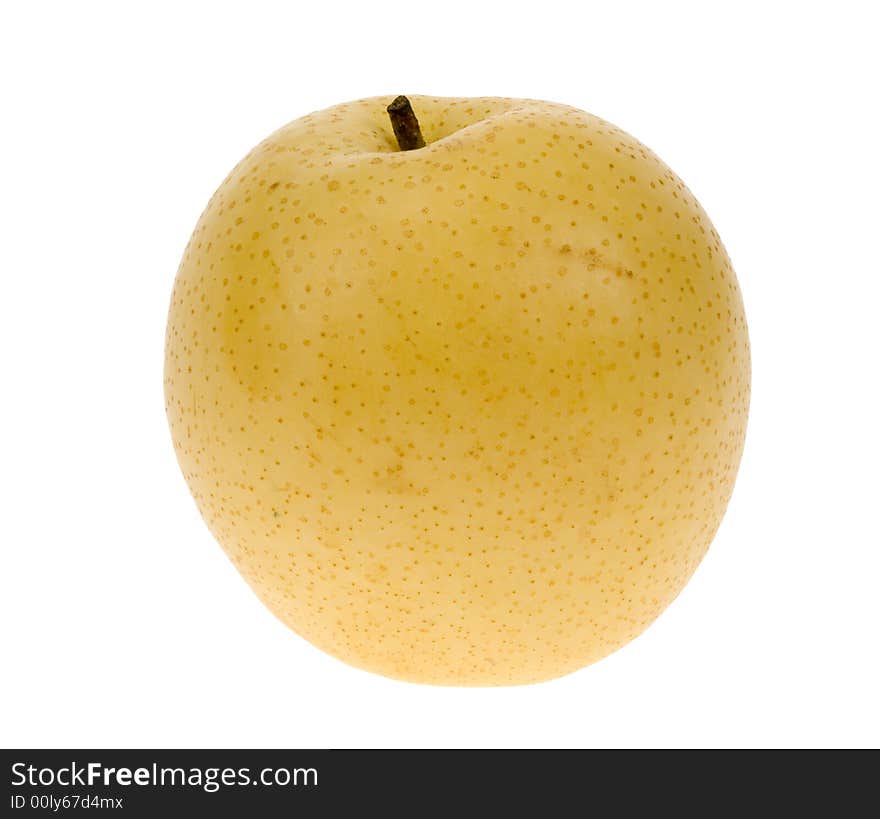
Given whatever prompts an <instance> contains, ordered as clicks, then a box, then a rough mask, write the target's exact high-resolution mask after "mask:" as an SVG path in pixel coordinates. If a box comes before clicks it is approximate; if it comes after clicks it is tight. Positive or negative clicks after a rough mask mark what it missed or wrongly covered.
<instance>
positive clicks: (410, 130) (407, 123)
mask: <svg viewBox="0 0 880 819" xmlns="http://www.w3.org/2000/svg"><path fill="white" fill-rule="evenodd" d="M385 110H386V111H387V112H388V116H389V117H391V127H392V128H393V129H394V136H396V137H397V144H398V145H399V146H400V150H401V151H412V150H413V149H415V148H424V147H425V138H424V137H423V136H422V129H421V128H419V121H418V120H417V119H416V115H415V111H413V109H412V105H410V102H409V100H408V99H407V98H406V97H404V96H403V95H402V94H401V95H400V96H399V97H395V98H394V101H393V102H392V103H391V105H389V106H388V107H387V108H386V109H385Z"/></svg>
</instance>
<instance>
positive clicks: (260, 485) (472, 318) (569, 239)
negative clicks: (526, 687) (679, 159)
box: [165, 97, 750, 685]
mask: <svg viewBox="0 0 880 819" xmlns="http://www.w3.org/2000/svg"><path fill="white" fill-rule="evenodd" d="M410 99H411V101H412V105H413V108H414V109H415V112H416V115H417V117H418V120H419V122H420V124H421V132H422V134H423V135H424V141H425V143H426V145H425V147H421V148H418V147H413V149H412V150H401V147H400V145H399V144H398V142H397V140H396V139H395V136H394V129H393V128H392V123H391V122H390V121H389V118H388V114H387V113H386V106H387V104H388V102H389V99H388V98H374V99H365V100H360V101H357V102H352V103H347V104H344V105H339V106H336V107H334V108H330V109H328V110H326V111H321V112H319V113H315V114H311V115H309V116H306V117H303V118H302V119H299V120H296V121H295V122H292V123H290V124H289V125H286V126H285V127H283V128H281V129H280V130H279V131H277V132H276V133H274V134H273V135H272V136H270V137H269V138H268V139H267V140H265V141H264V142H263V143H261V144H260V145H259V146H257V147H256V148H255V149H254V150H253V151H252V152H251V153H250V154H249V155H248V156H247V157H245V159H244V160H242V162H241V163H240V164H239V165H238V166H237V167H236V168H235V169H234V170H233V171H232V173H231V174H230V175H229V177H227V179H226V180H225V181H224V182H223V184H222V185H221V187H220V188H219V190H218V191H217V192H216V193H215V195H214V196H213V198H212V199H211V201H210V202H209V204H208V206H207V208H206V209H205V212H204V213H203V215H202V217H201V219H200V220H199V223H198V225H197V226H196V229H195V232H194V233H193V236H192V239H191V240H190V242H189V244H188V246H187V248H186V252H185V254H184V257H183V260H182V262H181V265H180V270H179V271H178V274H177V278H176V281H175V284H174V291H173V294H172V299H171V308H170V314H169V318H168V329H167V339H166V358H165V395H166V406H167V413H168V418H169V422H170V426H171V432H172V436H173V440H174V446H175V449H176V452H177V456H178V459H179V462H180V465H181V468H182V470H183V473H184V475H185V477H186V480H187V482H188V484H189V487H190V489H191V491H192V493H193V496H194V497H195V500H196V503H197V504H198V507H199V509H200V511H201V513H202V515H203V517H204V519H205V521H206V522H207V524H208V526H209V527H210V529H211V531H212V532H213V533H214V535H215V536H216V538H217V540H218V541H219V542H220V544H221V545H222V546H223V548H224V550H225V551H226V553H227V554H228V556H229V557H230V559H231V560H232V561H233V563H234V564H235V565H236V566H237V567H238V569H239V570H240V572H241V573H242V575H243V576H244V578H245V579H246V580H247V582H248V583H249V584H250V585H251V587H252V588H253V589H254V591H255V592H256V593H257V595H258V596H259V597H260V599H261V600H262V601H263V602H264V603H265V604H266V606H268V608H269V609H270V610H271V611H272V612H273V613H274V614H275V615H277V616H278V617H279V618H280V619H281V620H282V621H283V622H285V623H286V624H288V625H289V626H290V627H291V628H293V629H294V630H295V631H296V632H297V633H298V634H300V635H302V636H303V637H304V638H306V639H307V640H309V641H311V642H312V643H314V644H315V645H316V646H318V647H320V648H322V649H324V650H325V651H327V652H329V653H330V654H333V655H334V656H336V657H338V658H340V659H342V660H344V661H346V662H348V663H351V664H352V665H356V666H359V667H361V668H365V669H369V670H371V671H375V672H378V673H380V674H385V675H388V676H391V677H396V678H399V679H405V680H412V681H418V682H427V683H438V684H453V685H503V684H514V683H528V682H534V681H539V680H546V679H549V678H552V677H556V676H559V675H562V674H565V673H567V672H570V671H574V670H575V669H578V668H580V667H582V666H585V665H587V664H589V663H591V662H593V661H595V660H597V659H599V658H601V657H603V656H605V655H607V654H608V653H610V652H611V651H613V650H615V649H616V648H618V647H620V646H621V645H623V644H624V643H626V642H627V641H629V640H631V639H632V638H633V637H635V636H636V635H637V634H639V633H640V632H641V631H642V630H643V629H644V628H645V627H646V626H647V625H648V624H649V623H651V621H653V620H654V618H656V617H657V615H658V614H659V613H660V612H661V611H662V610H663V609H664V608H665V607H666V606H667V605H668V604H669V603H670V601H671V600H672V599H673V598H674V597H675V596H676V594H677V593H678V592H679V591H680V589H681V588H682V586H683V585H684V584H685V583H686V582H687V580H688V578H689V577H690V575H691V574H692V572H693V571H694V569H695V567H696V566H697V564H698V563H699V561H700V559H701V558H702V557H703V555H704V554H705V552H706V549H707V548H708V545H709V543H710V541H711V539H712V537H713V535H714V533H715V531H716V529H717V527H718V525H719V522H720V520H721V517H722V515H723V513H724V510H725V507H726V505H727V502H728V499H729V497H730V494H731V491H732V489H733V483H734V479H735V475H736V470H737V467H738V464H739V460H740V455H741V452H742V447H743V441H744V436H745V428H746V416H747V412H748V401H749V377H750V373H749V343H748V334H747V329H746V322H745V316H744V313H743V305H742V300H741V297H740V292H739V288H738V285H737V281H736V278H735V275H734V272H733V269H732V268H731V265H730V261H729V259H728V256H727V253H726V252H725V250H724V247H723V246H722V244H721V241H720V239H719V237H718V234H717V233H716V232H715V230H714V229H713V227H712V225H711V223H710V222H709V219H708V217H707V216H706V214H705V213H704V211H703V210H702V208H701V207H700V205H699V204H698V203H697V201H696V200H695V199H694V197H693V196H692V195H691V193H690V192H689V191H688V190H687V188H686V187H685V186H684V184H683V183H682V182H681V181H680V180H679V179H678V177H677V176H676V175H675V174H674V173H673V172H672V171H671V170H670V169H669V168H667V167H666V166H665V165H664V164H663V163H662V162H661V161H660V160H659V159H658V158H657V157H656V156H654V154H652V153H651V152H650V151H649V150H648V149H647V148H645V147H644V146H643V145H641V144H640V143H639V142H637V141H636V140H635V139H633V138H632V137H631V136H629V135H628V134H626V133H624V132H622V131H621V130H619V129H618V128H615V127H614V126H613V125H610V124H609V123H607V122H604V121H603V120H601V119H598V118H596V117H594V116H592V115H590V114H587V113H585V112H583V111H579V110H576V109H573V108H570V107H567V106H563V105H558V104H553V103H548V102H539V101H534V100H516V99H497V98H485V99H436V98H430V97H411V98H410ZM392 113H393V112H392ZM404 113H405V112H404ZM393 116H394V114H393ZM396 116H397V117H398V119H397V120H396V121H395V125H401V124H402V123H401V121H400V117H401V116H403V114H401V113H398V114H397V115H396ZM405 138H406V137H405V136H404V137H402V139H405Z"/></svg>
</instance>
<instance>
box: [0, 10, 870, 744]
mask: <svg viewBox="0 0 880 819" xmlns="http://www.w3.org/2000/svg"><path fill="white" fill-rule="evenodd" d="M15 6H17V8H13V4H4V6H3V11H2V20H0V75H2V77H3V81H2V82H3V94H2V99H0V106H2V109H0V110H2V114H3V116H2V119H3V121H4V124H3V125H2V126H0V143H2V153H0V162H2V181H0V191H2V201H0V208H2V212H0V225H2V255H0V259H2V278H0V310H2V315H0V350H2V370H0V374H2V382H0V383H2V402H0V416H2V423H0V435H2V451H0V462H2V473H0V479H2V482H3V485H2V495H0V497H2V509H0V541H2V570H0V584H2V588H0V623H2V626H0V627H2V644H0V657H2V659H0V663H2V665H3V671H2V675H0V689H2V690H0V743H2V744H3V745H4V746H7V747H10V746H22V747H39V746H50V747H51V746H56V747H80V746H84V747H101V746H110V747H116V746H122V747H139V746H140V747H169V746H170V747H174V746H194V747H202V746H204V747H210V746H220V747H263V746H268V747H304V746H305V747H333V746H335V747H362V746H428V747H431V746H489V747H495V746H502V747H521V746H703V745H707V746H828V745H830V746H850V745H855V746H876V745H878V744H880V716H878V690H880V660H878V643H880V641H878V627H880V605H878V600H880V538H878V533H877V514H876V506H877V503H878V489H880V471H878V467H880V457H878V456H880V451H878V416H880V411H878V401H877V398H878V376H880V364H878V358H880V343H878V330H877V326H878V319H877V315H878V310H880V262H878V258H880V257H878V230H880V198H878V190H880V159H878V157H880V152H878V144H880V127H878V114H877V110H878V108H877V78H878V76H880V64H878V59H877V56H876V55H877V43H876V37H875V35H876V31H877V27H876V21H872V20H870V19H869V13H870V11H869V10H870V9H871V4H870V3H846V2H835V3H833V4H831V3H829V4H827V5H826V4H823V5H819V4H810V3H796V4H795V3H793V4H790V5H789V4H783V3H770V2H766V0H764V2H760V3H756V4H749V3H736V4H732V3H731V4H724V6H723V10H722V4H710V3H693V4H682V3H668V2H663V3H647V2H646V3H612V2H607V0H606V2H603V3H601V4H589V3H575V2H550V0H542V2H541V3H539V4H525V3H516V2H503V3H479V2H467V3H461V2H451V0H444V2H442V3H440V2H436V3H425V2H417V0H410V2H409V3H406V4H404V3H395V2H386V3H383V4H380V5H377V4H375V3H347V4H342V3H339V2H329V3H289V2H288V3H277V4H266V3H260V2H254V0H249V2H247V3H237V4H230V5H225V4H221V3H204V4H196V3H182V2H175V3H168V4H163V3H160V2H151V3H149V4H147V3H144V4H141V5H140V7H137V6H136V5H135V4H131V3H106V4H98V3H87V2H78V3H58V4H54V5H53V4H48V3H19V4H15ZM399 92H411V93H423V94H436V95H450V96H477V95H497V96H518V97H536V98H544V99H551V100H555V101H559V102H565V103H568V104H571V105H574V106H577V107H580V108H584V109H586V110H589V111H592V112H593V113H596V114H599V115H600V116H602V117H604V118H606V119H610V120H611V121H612V122H614V123H616V124H618V125H620V126H621V127H623V128H624V129H626V130H628V131H630V132H631V133H633V134H634V135H636V136H637V137H638V138H639V139H641V140H642V141H643V142H645V143H646V144H647V145H649V146H650V147H651V148H653V149H654V150H655V151H657V152H658V153H659V154H660V156H662V157H663V158H664V159H665V160H666V161H667V162H668V163H669V164H670V165H671V166H672V167H673V168H674V169H675V170H676V171H677V172H678V173H679V174H680V175H681V176H682V178H683V179H684V180H685V181H686V183H687V184H688V185H689V186H690V188H691V189H692V190H693V191H694V193H695V194H696V195H697V197H698V198H699V199H700V200H701V202H702V203H703V205H704V206H705V208H706V209H707V211H708V212H709V214H710V215H711V217H712V219H713V221H714V223H715V226H716V227H717V228H718V230H719V232H720V233H721V235H722V238H723V239H724V241H725V244H726V245H727V247H728V249H729V251H730V254H731V256H732V258H733V261H734V265H735V267H736V269H737V271H738V275H739V279H740V284H741V286H742V289H743V292H744V296H745V301H746V309H747V314H748V319H749V324H750V329H751V338H752V346H753V367H754V384H753V402H752V414H751V421H750V427H749V433H748V441H747V446H746V451H745V456H744V460H743V464H742V469H741V472H740V476H739V481H738V485H737V488H736V491H735V493H734V497H733V501H732V503H731V504H730V507H729V510H728V514H727V517H726V519H725V521H724V523H723V525H722V527H721V530H720V532H719V534H718V536H717V538H716V540H715V543H714V544H713V546H712V548H711V549H710V551H709V554H708V557H707V558H706V560H705V561H704V563H703V564H702V566H701V567H700V568H699V570H698V571H697V573H696V575H695V576H694V578H693V579H692V581H691V583H690V584H689V585H688V587H687V588H686V589H685V591H684V592H683V593H682V594H681V596H680V597H679V599H678V600H677V601H676V602H675V603H674V604H673V605H672V606H671V608H670V609H668V611H667V612H666V613H665V614H663V615H662V617H661V618H660V619H659V620H658V621H657V623H656V624H655V625H653V626H652V627H651V628H650V629H648V631H647V632H646V633H645V634H644V635H642V636H641V637H640V638H638V639H637V640H635V641H634V642H633V643H631V644H630V645H628V646H626V647H625V648H623V649H622V650H621V651H619V652H618V653H616V654H615V655H613V656H611V657H610V658H608V659H606V660H604V661H602V662H600V663H598V664H597V665H594V666H592V667H590V668H588V669H586V670H583V671H581V672H579V673H576V674H574V675H571V676H568V677H566V678H563V679H560V680H557V681H554V682H551V683H546V684H543V685H537V686H530V687H522V688H509V689H443V688H431V687H424V686H415V685H409V684H405V683H398V682H392V681H389V680H386V679H384V678H381V677H378V676H373V675H371V674H368V673H365V672H361V671H357V670H354V669H351V668H349V667H347V666H345V665H343V664H342V663H340V662H338V661H336V660H334V659H332V658H330V657H328V656H325V655H324V654H322V653H320V652H319V651H318V650H317V649H314V648H312V647H311V646H310V645H308V644H307V643H306V642H305V641H303V640H302V639H300V638H298V637H297V636H296V635H295V634H294V633H293V632H291V631H289V630H287V629H286V628H285V627H284V626H282V625H281V624H280V623H279V622H277V621H276V620H275V619H274V618H273V617H272V616H271V615H270V614H269V613H268V611H267V610H265V609H264V608H263V606H262V605H261V604H260V603H259V602H258V600H257V599H256V597H255V596H254V595H253V594H252V592H251V591H250V590H249V589H248V587H247V586H246V584H245V583H244V582H243V581H242V580H241V578H240V577H239V576H238V574H237V573H236V571H235V569H234V568H233V566H232V564H231V563H230V562H229V561H228V560H227V559H226V558H225V557H224V556H223V553H222V551H221V550H220V548H219V547H218V546H217V545H216V544H215V543H214V541H213V539H212V537H211V535H210V534H209V532H208V530H207V529H206V527H205V526H204V524H203V523H202V521H201V519H200V518H199V515H198V513H197V511H196V508H195V505H194V504H193V502H192V500H191V498H190V496H189V493H188V491H187V488H186V485H185V483H184V481H183V478H182V476H181V474H180V471H179V469H178V467H177V464H176V461H175V459H174V454H173V450H172V446H171V441H170V436H169V434H168V430H167V426H166V422H165V416H164V407H163V396H162V361H163V335H164V323H165V316H166V310H167V305H168V299H169V295H170V292H171V285H172V281H173V277H174V274H175V271H176V268H177V264H178V262H179V259H180V256H181V253H182V251H183V248H184V245H185V243H186V241H187V239H188V237H189V233H190V231H191V230H192V228H193V227H194V225H195V222H196V219H197V218H198V216H199V214H200V212H201V210H202V208H203V207H204V205H205V204H206V202H207V200H208V198H209V196H210V195H211V193H212V192H213V191H214V189H215V188H216V186H217V185H218V184H219V183H220V181H221V180H222V179H223V177H224V176H225V175H226V173H227V172H228V171H229V170H230V169H231V167H232V166H233V165H234V164H235V162H237V161H238V159H240V158H241V157H242V156H243V155H244V154H245V153H246V152H247V151H248V150H249V149H250V148H251V147H252V146H253V145H254V144H255V143H257V142H258V141H260V140H261V139H262V138H263V137H264V136H266V135H267V134H268V133H270V132H271V131H273V130H274V129H275V128H277V127H279V126H280V125H282V124H283V123H284V122H286V121H288V120H291V119H295V118H297V117H299V116H302V115H304V114H306V113H308V112H310V111H313V110H315V109H320V108H324V107H327V106H329V105H332V104H335V103H337V102H342V101H344V100H348V99H354V98H358V97H362V96H371V95H375V94H388V95H389V96H391V95H394V94H396V93H399Z"/></svg>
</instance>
